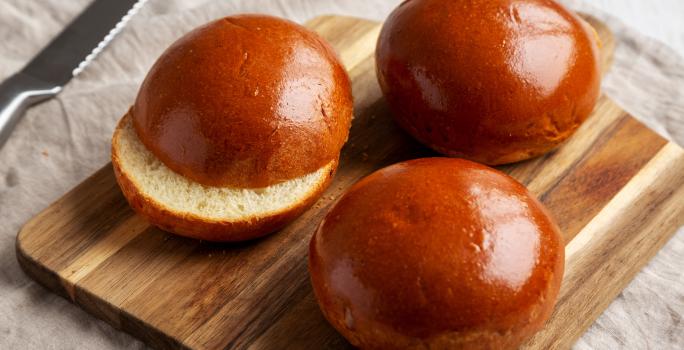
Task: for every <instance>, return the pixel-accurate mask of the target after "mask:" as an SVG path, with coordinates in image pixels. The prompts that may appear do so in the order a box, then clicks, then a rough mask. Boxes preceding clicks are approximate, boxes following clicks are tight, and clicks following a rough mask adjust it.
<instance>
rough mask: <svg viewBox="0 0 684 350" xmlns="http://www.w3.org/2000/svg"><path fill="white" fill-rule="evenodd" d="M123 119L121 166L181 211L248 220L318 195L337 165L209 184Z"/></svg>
mask: <svg viewBox="0 0 684 350" xmlns="http://www.w3.org/2000/svg"><path fill="white" fill-rule="evenodd" d="M120 123H121V125H120V126H119V130H118V132H117V133H116V134H115V136H114V140H113V142H114V147H115V148H116V153H117V155H118V159H119V164H120V167H121V170H122V171H123V172H125V173H126V174H127V176H128V177H129V178H130V180H131V181H132V182H133V183H134V184H135V186H136V188H137V189H138V191H140V193H141V194H143V195H144V196H146V197H148V198H150V199H151V200H154V201H156V202H158V203H159V205H160V206H162V207H164V208H166V209H168V210H171V211H174V212H176V213H177V214H181V215H183V214H188V215H195V216H199V217H203V218H205V219H208V220H216V221H245V220H249V219H256V218H260V217H264V216H268V215H273V214H277V213H279V212H282V211H286V210H288V209H289V208H291V207H293V206H295V205H297V204H298V203H300V202H303V201H305V200H306V199H307V198H309V197H310V196H311V195H313V194H314V192H315V191H316V189H317V188H318V187H319V186H320V184H321V183H323V182H325V181H326V178H327V176H328V175H329V172H330V170H331V169H332V168H333V167H334V166H335V161H332V162H330V163H328V164H327V165H325V166H324V167H322V168H320V169H318V170H317V171H315V172H313V173H310V174H308V175H305V176H302V177H298V178H295V179H292V180H288V181H285V182H281V183H279V184H276V185H272V186H268V187H263V188H251V189H242V188H231V187H212V186H205V185H201V184H199V183H197V182H194V181H192V180H189V179H187V178H185V177H183V176H181V175H179V174H177V173H175V172H174V171H172V170H171V169H169V168H168V167H166V165H164V164H163V163H162V162H161V161H160V160H159V159H158V158H157V157H156V156H154V155H153V154H152V153H151V152H150V151H149V150H147V148H146V147H145V146H144V145H143V144H142V142H140V140H139V139H138V135H137V134H136V133H135V130H134V129H133V123H132V122H131V118H130V116H129V115H126V116H124V119H123V120H122V121H121V122H120Z"/></svg>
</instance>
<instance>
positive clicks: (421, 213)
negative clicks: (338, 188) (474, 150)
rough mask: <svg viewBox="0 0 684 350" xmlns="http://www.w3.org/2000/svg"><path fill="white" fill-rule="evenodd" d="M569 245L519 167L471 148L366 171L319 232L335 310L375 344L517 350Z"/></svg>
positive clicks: (314, 277) (325, 306)
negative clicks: (477, 156)
mask: <svg viewBox="0 0 684 350" xmlns="http://www.w3.org/2000/svg"><path fill="white" fill-rule="evenodd" d="M563 264H564V245H563V239H562V237H561V235H560V232H559V230H558V227H557V226H556V225H555V224H554V222H553V221H552V219H551V218H550V217H549V216H548V214H547V213H546V211H545V209H544V208H543V207H542V205H541V204H540V203H539V202H538V201H537V200H536V199H535V198H534V197H533V196H532V195H531V194H530V193H529V192H528V191H527V190H526V189H525V187H524V186H523V185H521V184H520V183H518V182H517V181H515V180H514V179H513V178H511V177H509V176H507V175H505V174H503V173H501V172H499V171H497V170H494V169H492V168H489V167H486V166H484V165H480V164H477V163H473V162H470V161H466V160H461V159H450V158H428V159H418V160H412V161H408V162H403V163H398V164H395V165H392V166H390V167H387V168H384V169H381V170H379V171H377V172H375V173H373V174H371V175H370V176H368V177H366V178H364V179H362V180H361V181H359V182H358V183H356V184H355V185H354V186H352V187H351V188H350V189H349V191H348V192H347V193H346V194H345V195H343V196H342V197H341V198H340V199H339V201H338V202H337V203H336V204H335V205H334V206H333V207H332V209H331V210H330V212H329V213H328V214H327V216H326V217H325V219H324V221H323V222H322V223H321V224H320V226H319V228H318V230H317V231H316V233H315V234H314V236H313V238H312V239H311V244H310V250H309V271H310V274H311V281H312V284H313V289H314V292H315V295H316V298H317V300H318V303H319V305H320V306H321V309H322V310H323V314H324V315H325V317H326V318H327V319H328V321H330V323H331V324H332V325H333V327H335V328H336V329H337V330H338V331H339V332H340V333H341V334H342V335H343V336H344V337H346V338H347V339H348V340H349V341H350V342H351V343H352V344H353V345H355V346H357V347H360V348H363V349H512V348H515V347H517V346H518V345H520V344H521V343H522V342H523V341H524V340H525V339H527V338H529V337H530V336H531V335H532V334H533V333H535V332H536V331H537V330H539V329H540V327H541V326H542V324H543V323H544V321H545V320H546V319H547V318H548V317H549V315H550V314H551V311H552V308H553V305H554V303H555V300H556V297H557V294H558V290H559V286H560V283H561V279H562V275H563Z"/></svg>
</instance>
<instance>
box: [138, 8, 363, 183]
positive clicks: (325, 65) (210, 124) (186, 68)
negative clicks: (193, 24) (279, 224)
mask: <svg viewBox="0 0 684 350" xmlns="http://www.w3.org/2000/svg"><path fill="white" fill-rule="evenodd" d="M131 114H132V115H133V123H134V126H135V129H136V132H137V133H138V136H139V137H140V140H141V141H142V143H143V144H144V145H145V146H146V147H147V149H149V150H150V151H151V152H152V154H154V155H155V156H156V157H157V158H159V159H160V160H161V161H162V162H163V163H164V164H165V165H166V166H168V167H169V168H171V169H172V170H173V171H175V172H177V173H179V174H181V175H183V176H185V177H187V178H189V179H191V180H193V181H195V182H198V183H201V184H204V185H208V186H230V187H240V188H254V187H266V186H270V185H274V184H277V183H280V182H284V181H288V180H290V179H294V178H298V177H302V176H305V175H306V174H310V173H313V172H316V171H317V170H318V169H320V168H323V167H325V166H329V165H330V163H331V162H333V161H335V160H336V159H338V157H339V153H340V149H341V148H342V145H343V144H344V143H345V142H346V140H347V135H348V133H349V126H350V124H351V117H352V94H351V84H350V81H349V77H348V76H347V73H346V71H345V70H344V67H343V66H342V64H341V63H340V61H339V60H338V58H337V56H336V54H335V52H334V51H333V49H332V48H331V47H330V45H328V44H327V43H326V42H325V41H324V40H323V39H322V38H320V37H319V36H318V35H317V34H316V33H314V32H312V31H310V30H308V29H306V28H304V27H302V26H300V25H298V24H296V23H293V22H290V21H287V20H284V19H279V18H275V17H270V16H263V15H239V16H230V17H225V18H222V19H219V20H216V21H213V22H210V23H207V24H206V25H203V26H201V27H199V28H197V29H195V30H193V31H191V32H189V33H187V34H186V35H184V36H183V37H181V38H180V39H178V40H177V41H176V42H175V43H173V44H172V45H171V46H170V47H169V48H168V49H167V50H166V51H165V52H164V53H163V54H162V55H161V56H160V57H159V59H158V60H157V62H156V63H155V64H154V65H153V66H152V68H151V69H150V71H149V73H148V74H147V77H146V78H145V80H144V82H143V83H142V86H141V87H140V91H139V93H138V97H137V99H136V100H135V104H134V105H133V109H132V110H131Z"/></svg>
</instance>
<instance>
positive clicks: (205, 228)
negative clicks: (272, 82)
mask: <svg viewBox="0 0 684 350" xmlns="http://www.w3.org/2000/svg"><path fill="white" fill-rule="evenodd" d="M122 120H123V118H122ZM121 125H122V124H121V122H120V123H119V126H117V130H116V131H115V133H114V138H113V141H112V166H113V168H114V174H115V175H116V181H117V182H118V184H119V187H120V188H121V192H122V193H123V195H124V197H126V200H128V203H129V204H130V206H131V208H132V209H133V210H134V211H135V212H136V213H138V214H139V215H141V216H143V217H145V218H146V219H147V220H148V221H149V222H150V223H152V224H153V225H155V226H157V227H159V228H161V229H163V230H165V231H169V232H172V233H176V234H178V235H181V236H185V237H190V238H195V239H201V240H206V241H213V242H236V241H245V240H250V239H255V238H258V237H262V236H265V235H267V234H269V233H272V232H274V231H276V230H278V229H280V228H282V227H284V226H285V225H287V224H288V223H290V222H291V221H293V220H295V219H296V218H297V217H299V216H300V215H301V214H302V213H303V212H304V211H305V210H306V209H308V208H309V207H310V206H311V205H313V204H314V203H315V202H316V200H318V198H319V197H320V196H321V194H323V192H324V191H325V189H326V188H327V187H328V185H330V182H331V181H332V179H333V177H334V175H335V171H336V170H337V161H336V160H335V163H334V165H333V166H332V167H331V171H330V173H329V174H328V176H327V177H326V179H325V181H323V182H320V183H319V184H318V185H317V187H316V188H315V189H314V190H313V191H312V192H311V195H310V196H308V197H307V198H306V199H305V200H303V201H301V202H299V203H296V204H295V205H293V206H291V207H289V208H287V209H285V210H282V211H280V212H277V213H274V214H271V215H268V216H263V217H258V218H248V219H245V220H239V221H218V220H213V219H207V218H203V217H200V216H198V215H193V214H191V213H179V212H176V211H174V210H171V209H168V208H166V207H164V205H163V204H161V203H159V202H158V201H156V200H155V199H154V198H150V197H148V196H147V195H145V194H144V193H142V192H141V191H140V190H139V189H138V188H137V186H136V185H135V183H134V181H133V180H132V179H131V177H130V176H129V175H128V174H127V173H126V172H125V171H124V170H123V169H122V167H121V162H120V155H119V152H118V149H117V148H116V138H117V134H118V132H119V129H120V127H121Z"/></svg>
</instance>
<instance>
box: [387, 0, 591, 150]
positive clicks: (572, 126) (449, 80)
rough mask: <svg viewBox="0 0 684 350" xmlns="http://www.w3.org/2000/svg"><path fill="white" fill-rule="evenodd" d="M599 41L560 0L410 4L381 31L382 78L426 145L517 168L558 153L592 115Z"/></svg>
mask: <svg viewBox="0 0 684 350" xmlns="http://www.w3.org/2000/svg"><path fill="white" fill-rule="evenodd" d="M597 41H598V37H597V35H596V33H595V32H594V31H593V29H592V28H591V27H590V26H589V25H588V24H587V23H585V22H584V21H583V20H582V19H580V18H579V17H578V16H577V15H575V14H573V13H572V12H570V11H569V10H567V9H566V8H564V7H563V6H562V5H560V4H558V3H556V2H555V1H551V0H471V1H458V0H457V1H443V0H409V1H405V2H404V3H402V4H401V5H400V6H399V7H398V8H397V9H396V10H395V11H394V12H393V13H392V14H391V15H390V16H389V18H388V19H387V21H386V22H385V25H384V27H383V28H382V32H381V34H380V38H379V40H378V45H377V50H376V60H377V70H378V79H379V82H380V86H381V87H382V91H383V93H384V95H385V98H386V100H387V102H388V104H389V107H390V109H391V111H392V113H393V115H394V118H395V119H396V121H397V122H398V124H400V125H401V126H402V127H403V128H404V129H405V130H406V131H408V132H409V133H410V134H411V135H413V136H414V137H415V138H416V139H418V140H419V141H420V142H422V143H424V144H425V145H427V146H429V147H431V148H433V149H435V150H436V151H438V152H440V153H443V154H445V155H449V156H455V157H465V158H469V159H472V160H476V161H478V162H482V163H486V164H503V163H510V162H516V161H520V160H523V159H527V158H531V157H535V156H538V155H541V154H543V153H546V152H548V151H549V150H551V149H553V148H554V147H555V146H557V145H559V144H560V143H561V142H562V141H563V140H565V139H567V138H568V137H569V136H570V135H572V133H573V132H574V131H575V130H576V129H577V128H578V127H579V126H580V124H581V123H582V122H583V121H584V120H585V119H586V118H587V116H588V115H589V114H590V113H591V111H592V110H593V108H594V105H595V104H596V101H597V99H598V96H599V92H600V89H599V88H600V71H599V51H598V46H597Z"/></svg>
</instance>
